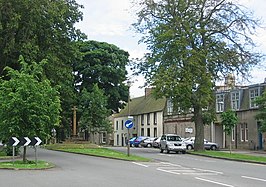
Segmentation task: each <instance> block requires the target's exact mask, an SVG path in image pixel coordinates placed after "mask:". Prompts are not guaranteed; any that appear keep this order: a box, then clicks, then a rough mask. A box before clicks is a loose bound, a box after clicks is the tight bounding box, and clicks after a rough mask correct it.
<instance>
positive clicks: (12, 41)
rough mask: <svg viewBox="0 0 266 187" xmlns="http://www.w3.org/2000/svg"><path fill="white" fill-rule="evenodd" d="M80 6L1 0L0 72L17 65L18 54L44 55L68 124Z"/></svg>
mask: <svg viewBox="0 0 266 187" xmlns="http://www.w3.org/2000/svg"><path fill="white" fill-rule="evenodd" d="M80 8H82V6H80V5H78V4H77V3H76V1H75V0H54V1H51V0H34V1H33V0H0V76H3V75H6V73H7V72H5V71H4V68H5V67H6V66H9V67H11V68H13V69H16V70H18V69H19V68H20V64H19V63H18V58H19V55H23V57H24V59H25V61H26V62H28V63H30V62H32V61H35V62H40V61H42V60H43V59H47V62H48V63H47V64H46V66H45V67H44V73H45V75H46V76H47V78H48V79H49V80H50V81H51V84H52V86H55V85H60V89H59V91H60V95H61V102H62V108H63V110H62V116H63V118H62V122H63V124H64V126H67V127H68V126H69V124H70V122H69V120H68V119H69V118H70V114H71V105H72V103H73V102H74V101H73V100H74V99H73V97H74V88H73V85H74V82H73V81H74V78H73V74H72V72H73V70H72V62H73V61H74V59H75V58H76V57H77V56H78V54H79V51H78V50H77V47H76V46H75V45H76V42H74V41H75V40H78V39H79V38H82V37H83V34H82V33H81V32H80V31H79V30H77V29H76V28H75V27H74V24H75V23H76V22H78V21H80V20H81V19H82V12H81V11H80ZM5 79H8V77H6V78H5Z"/></svg>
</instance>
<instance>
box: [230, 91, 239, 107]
mask: <svg viewBox="0 0 266 187" xmlns="http://www.w3.org/2000/svg"><path fill="white" fill-rule="evenodd" d="M231 108H232V109H233V110H239V109H240V93H239V91H237V92H232V93H231Z"/></svg>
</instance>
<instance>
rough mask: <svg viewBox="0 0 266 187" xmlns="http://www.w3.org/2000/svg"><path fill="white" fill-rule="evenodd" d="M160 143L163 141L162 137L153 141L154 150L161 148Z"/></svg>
mask: <svg viewBox="0 0 266 187" xmlns="http://www.w3.org/2000/svg"><path fill="white" fill-rule="evenodd" d="M160 141H161V137H157V138H155V139H154V140H153V142H152V147H154V148H159V147H160Z"/></svg>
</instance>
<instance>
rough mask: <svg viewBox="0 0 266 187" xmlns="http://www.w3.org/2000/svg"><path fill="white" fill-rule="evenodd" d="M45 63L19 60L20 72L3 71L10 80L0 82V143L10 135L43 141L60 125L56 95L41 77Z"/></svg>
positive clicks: (57, 94)
mask: <svg viewBox="0 0 266 187" xmlns="http://www.w3.org/2000/svg"><path fill="white" fill-rule="evenodd" d="M45 63H47V62H46V61H42V62H41V63H40V64H37V63H32V64H31V65H28V64H27V63H26V62H25V61H24V59H23V58H22V57H21V58H20V64H21V70H14V69H12V68H9V67H8V68H6V70H7V73H8V76H9V77H10V79H9V80H3V79H0V103H1V105H0V118H1V120H0V139H1V140H5V141H7V140H8V139H9V138H11V137H12V136H15V137H25V136H26V137H34V136H38V137H40V138H42V139H45V138H47V136H48V135H49V134H50V132H51V129H52V128H54V127H55V126H56V125H59V122H60V110H61V107H60V99H59V92H58V91H57V90H56V89H54V88H52V87H51V84H50V81H49V80H47V79H46V78H45V77H44V76H43V65H44V64H45ZM24 156H25V155H24Z"/></svg>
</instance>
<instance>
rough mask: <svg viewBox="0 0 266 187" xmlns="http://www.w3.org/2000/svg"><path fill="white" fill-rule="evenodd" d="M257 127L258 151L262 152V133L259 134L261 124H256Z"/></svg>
mask: <svg viewBox="0 0 266 187" xmlns="http://www.w3.org/2000/svg"><path fill="white" fill-rule="evenodd" d="M257 125H258V144H259V145H258V149H259V150H262V149H263V139H262V133H261V132H260V130H259V129H260V127H261V123H260V122H257Z"/></svg>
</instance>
